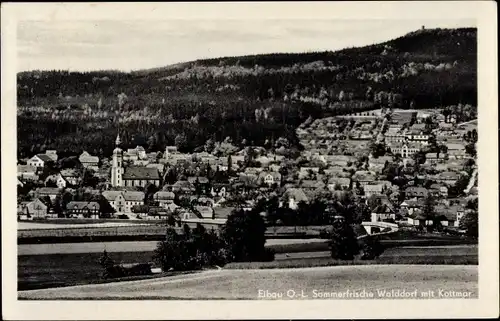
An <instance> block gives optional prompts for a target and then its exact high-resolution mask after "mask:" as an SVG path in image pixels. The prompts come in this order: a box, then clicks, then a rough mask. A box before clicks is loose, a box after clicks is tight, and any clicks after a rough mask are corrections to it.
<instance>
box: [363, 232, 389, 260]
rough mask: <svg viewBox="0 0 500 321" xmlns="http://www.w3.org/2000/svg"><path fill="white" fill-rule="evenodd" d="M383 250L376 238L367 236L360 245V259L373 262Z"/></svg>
mask: <svg viewBox="0 0 500 321" xmlns="http://www.w3.org/2000/svg"><path fill="white" fill-rule="evenodd" d="M383 251H384V248H383V246H382V244H380V240H379V239H378V237H375V236H372V235H368V236H366V237H365V238H364V239H363V243H362V244H361V252H362V254H361V259H362V260H373V259H375V258H377V257H379V256H380V254H382V252H383Z"/></svg>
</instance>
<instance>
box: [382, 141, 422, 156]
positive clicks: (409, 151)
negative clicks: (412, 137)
mask: <svg viewBox="0 0 500 321" xmlns="http://www.w3.org/2000/svg"><path fill="white" fill-rule="evenodd" d="M389 147H390V149H391V152H392V153H393V154H394V155H396V154H400V155H401V156H402V157H403V158H407V157H411V156H412V155H413V154H415V153H417V152H418V151H420V146H419V145H418V144H415V143H396V144H392V145H390V146H389Z"/></svg>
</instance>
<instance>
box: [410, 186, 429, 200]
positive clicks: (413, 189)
mask: <svg viewBox="0 0 500 321" xmlns="http://www.w3.org/2000/svg"><path fill="white" fill-rule="evenodd" d="M428 194H429V191H428V190H427V189H426V188H425V187H418V186H410V187H407V188H406V189H405V196H406V198H425V197H427V195H428Z"/></svg>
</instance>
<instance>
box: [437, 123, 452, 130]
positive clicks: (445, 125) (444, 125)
mask: <svg viewBox="0 0 500 321" xmlns="http://www.w3.org/2000/svg"><path fill="white" fill-rule="evenodd" d="M438 126H439V129H440V130H441V131H452V130H453V124H450V123H445V122H441V123H439V125H438Z"/></svg>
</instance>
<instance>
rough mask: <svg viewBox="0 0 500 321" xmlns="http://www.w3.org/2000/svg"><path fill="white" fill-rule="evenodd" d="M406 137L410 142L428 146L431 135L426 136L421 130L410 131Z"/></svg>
mask: <svg viewBox="0 0 500 321" xmlns="http://www.w3.org/2000/svg"><path fill="white" fill-rule="evenodd" d="M416 125H421V124H416ZM422 125H423V124H422ZM424 126H425V125H424ZM405 137H406V139H407V140H408V141H409V142H413V143H417V144H420V145H422V146H427V145H428V144H429V138H430V135H428V134H424V133H423V132H422V131H421V130H410V131H408V132H406V134H405Z"/></svg>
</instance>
